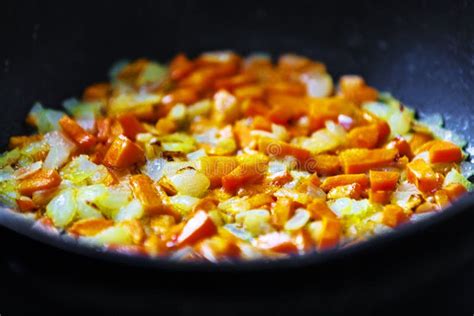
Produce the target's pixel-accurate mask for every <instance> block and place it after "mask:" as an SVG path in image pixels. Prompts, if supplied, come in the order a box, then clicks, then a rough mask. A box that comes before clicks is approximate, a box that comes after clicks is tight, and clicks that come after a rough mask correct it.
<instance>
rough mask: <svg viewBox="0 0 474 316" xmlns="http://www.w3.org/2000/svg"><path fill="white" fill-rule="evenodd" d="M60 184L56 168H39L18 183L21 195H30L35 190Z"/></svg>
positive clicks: (51, 187) (46, 188)
mask: <svg viewBox="0 0 474 316" xmlns="http://www.w3.org/2000/svg"><path fill="white" fill-rule="evenodd" d="M59 184H61V177H60V176H59V173H58V172H57V171H56V170H44V169H42V170H39V171H38V172H35V173H33V174H32V175H31V176H29V177H27V178H24V179H22V180H21V181H20V182H19V183H18V191H19V192H20V194H21V195H26V196H31V195H32V194H33V193H34V192H36V191H42V190H48V189H53V188H56V187H58V186H59Z"/></svg>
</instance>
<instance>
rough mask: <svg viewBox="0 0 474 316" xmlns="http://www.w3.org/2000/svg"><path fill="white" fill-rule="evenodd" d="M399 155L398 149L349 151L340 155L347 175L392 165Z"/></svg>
mask: <svg viewBox="0 0 474 316" xmlns="http://www.w3.org/2000/svg"><path fill="white" fill-rule="evenodd" d="M397 155H398V150H396V149H362V148H360V149H348V150H345V151H343V152H342V153H341V154H340V155H339V159H340V160H341V163H342V167H343V170H344V172H345V173H361V172H367V171H369V170H370V169H373V168H380V167H384V166H387V165H390V164H391V163H393V162H394V161H395V158H396V157H397Z"/></svg>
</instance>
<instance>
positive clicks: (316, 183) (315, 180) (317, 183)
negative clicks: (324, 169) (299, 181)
mask: <svg viewBox="0 0 474 316" xmlns="http://www.w3.org/2000/svg"><path fill="white" fill-rule="evenodd" d="M308 182H309V183H311V184H312V185H314V186H317V187H319V186H320V185H321V179H319V177H318V174H317V173H316V172H315V173H313V174H312V175H310V176H309V178H308Z"/></svg>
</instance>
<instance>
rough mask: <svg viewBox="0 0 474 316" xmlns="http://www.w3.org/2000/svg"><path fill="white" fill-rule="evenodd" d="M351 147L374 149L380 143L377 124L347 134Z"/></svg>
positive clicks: (357, 128)
mask: <svg viewBox="0 0 474 316" xmlns="http://www.w3.org/2000/svg"><path fill="white" fill-rule="evenodd" d="M347 139H348V141H349V145H350V146H351V147H354V148H369V149H370V148H374V147H377V144H378V142H379V127H378V126H377V125H375V124H371V125H366V126H360V127H356V128H354V129H352V130H351V131H350V132H349V133H348V134H347Z"/></svg>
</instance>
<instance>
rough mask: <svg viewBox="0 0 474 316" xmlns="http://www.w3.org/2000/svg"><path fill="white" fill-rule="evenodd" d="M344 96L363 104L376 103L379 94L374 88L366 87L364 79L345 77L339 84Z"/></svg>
mask: <svg viewBox="0 0 474 316" xmlns="http://www.w3.org/2000/svg"><path fill="white" fill-rule="evenodd" d="M339 86H340V88H341V92H342V95H343V96H344V97H345V98H346V99H348V100H350V101H352V102H354V103H356V104H361V103H362V102H366V101H375V100H377V97H378V92H377V90H375V89H374V88H372V87H369V86H367V85H366V83H365V81H364V79H362V77H359V76H343V77H342V78H341V80H340V82H339Z"/></svg>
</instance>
